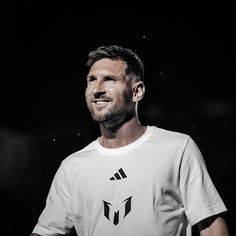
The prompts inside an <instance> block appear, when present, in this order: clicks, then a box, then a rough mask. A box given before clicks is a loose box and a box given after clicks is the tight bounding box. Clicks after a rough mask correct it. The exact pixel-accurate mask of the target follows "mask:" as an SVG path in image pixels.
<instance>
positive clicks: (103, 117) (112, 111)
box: [87, 93, 134, 124]
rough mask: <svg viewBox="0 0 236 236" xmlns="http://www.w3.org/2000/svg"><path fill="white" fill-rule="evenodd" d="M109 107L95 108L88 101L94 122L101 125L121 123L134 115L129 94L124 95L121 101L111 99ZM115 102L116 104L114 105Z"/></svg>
mask: <svg viewBox="0 0 236 236" xmlns="http://www.w3.org/2000/svg"><path fill="white" fill-rule="evenodd" d="M109 101H110V102H109V103H111V104H107V106H108V107H101V108H99V107H94V106H93V105H92V103H91V102H89V101H87V107H88V109H89V111H90V113H91V116H92V118H93V120H94V121H96V122H100V123H113V124H115V123H120V122H122V121H124V120H125V119H126V118H128V117H130V116H131V114H134V109H133V106H134V105H133V103H132V102H131V101H130V96H129V95H128V93H127V94H126V93H125V94H124V96H123V98H122V99H121V100H116V101H115V102H114V100H112V99H110V98H109ZM112 102H114V104H112Z"/></svg>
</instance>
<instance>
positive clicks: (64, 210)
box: [33, 165, 73, 235]
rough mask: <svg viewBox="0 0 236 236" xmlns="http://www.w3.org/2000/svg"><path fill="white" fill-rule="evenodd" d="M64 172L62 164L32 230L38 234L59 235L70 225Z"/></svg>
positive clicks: (71, 224)
mask: <svg viewBox="0 0 236 236" xmlns="http://www.w3.org/2000/svg"><path fill="white" fill-rule="evenodd" d="M67 183H68V181H67V176H66V173H65V171H64V169H63V167H62V165H61V166H60V167H59V169H58V170H57V172H56V174H55V176H54V179H53V181H52V184H51V187H50V190H49V193H48V196H47V200H46V206H45V208H44V210H43V211H42V213H41V215H40V217H39V220H38V223H37V224H36V226H35V228H34V230H33V232H34V233H37V234H40V235H61V234H63V235H64V234H66V233H68V232H69V231H70V230H71V229H72V227H73V222H72V217H71V213H70V206H69V191H68V184H67Z"/></svg>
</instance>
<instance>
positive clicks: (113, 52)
mask: <svg viewBox="0 0 236 236" xmlns="http://www.w3.org/2000/svg"><path fill="white" fill-rule="evenodd" d="M103 58H109V59H111V60H121V61H124V62H125V63H126V64H127V69H126V74H127V75H128V76H129V77H130V78H135V79H136V80H138V81H139V80H144V65H143V62H142V61H141V59H140V58H139V57H138V55H137V54H136V53H135V52H134V51H132V50H131V49H129V48H125V47H122V46H118V45H108V46H100V47H98V48H96V49H94V50H93V51H91V52H89V54H88V61H87V63H86V65H87V66H88V67H89V68H91V67H92V65H93V64H94V63H95V62H96V61H98V60H100V59H103Z"/></svg>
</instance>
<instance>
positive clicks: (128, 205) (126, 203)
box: [103, 196, 132, 225]
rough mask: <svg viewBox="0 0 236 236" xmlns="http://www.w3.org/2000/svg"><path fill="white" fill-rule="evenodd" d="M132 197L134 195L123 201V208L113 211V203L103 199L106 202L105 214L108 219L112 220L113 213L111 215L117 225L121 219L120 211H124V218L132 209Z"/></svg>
mask: <svg viewBox="0 0 236 236" xmlns="http://www.w3.org/2000/svg"><path fill="white" fill-rule="evenodd" d="M131 198H132V196H131V197H129V198H127V199H125V200H124V201H123V204H124V207H123V209H120V210H118V211H113V212H112V213H113V214H112V213H111V207H112V204H111V203H109V202H106V201H103V203H104V216H105V217H106V218H107V219H108V220H111V219H110V215H111V217H112V216H113V219H112V220H113V224H114V225H117V224H119V221H120V212H122V211H123V214H122V215H123V218H125V217H126V216H127V215H128V214H129V212H130V211H131Z"/></svg>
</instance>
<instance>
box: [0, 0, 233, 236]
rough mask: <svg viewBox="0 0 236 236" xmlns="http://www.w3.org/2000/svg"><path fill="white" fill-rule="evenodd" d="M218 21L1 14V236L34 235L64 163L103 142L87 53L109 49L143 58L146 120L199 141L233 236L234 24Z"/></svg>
mask: <svg viewBox="0 0 236 236" xmlns="http://www.w3.org/2000/svg"><path fill="white" fill-rule="evenodd" d="M219 13H220V14H218V12H217V13H215V14H213V13H212V12H209V11H206V12H199V11H197V12H192V11H190V10H189V11H170V10H169V8H166V9H165V11H164V10H163V9H156V10H155V11H153V9H152V10H151V9H146V8H143V9H136V8H127V7H123V8H122V7H120V8H117V7H116V8H114V7H113V8H112V7H111V8H104V7H100V8H99V7H97V8H96V7H94V8H92V9H89V8H82V7H80V6H76V5H74V6H70V7H66V6H63V5H60V7H58V6H55V5H53V4H52V5H49V4H46V3H42V2H41V3H37V2H34V1H30V0H28V1H23V2H21V3H18V5H16V6H14V7H2V8H1V9H0V20H1V21H0V26H1V31H0V33H1V39H0V40H1V41H0V43H1V45H0V112H1V113H0V114H1V116H0V189H1V198H2V201H1V204H2V207H1V213H2V214H1V215H2V220H1V224H2V226H1V235H16V234H17V235H28V234H29V233H30V232H31V230H32V228H33V227H34V225H35V223H36V221H37V218H38V216H39V214H40V212H41V211H42V209H43V207H44V204H45V199H46V195H47V193H48V189H49V187H50V184H51V181H52V178H53V176H54V174H55V171H56V170H57V168H58V166H59V164H60V162H61V161H62V160H63V159H64V158H65V157H66V156H67V155H69V154H71V153H72V152H74V151H76V150H78V149H80V148H82V147H84V146H85V145H86V144H88V143H89V142H90V141H92V140H93V139H94V138H96V137H97V135H99V130H98V126H97V124H94V123H93V121H92V120H91V118H90V115H89V113H88V111H87V108H86V106H85V103H84V87H85V75H86V71H85V63H86V57H87V53H88V51H89V50H91V49H93V48H95V47H97V46H99V45H102V44H121V45H123V46H127V47H130V48H132V49H133V50H135V51H136V52H137V53H138V54H139V55H140V57H141V58H142V59H143V61H144V64H145V67H146V81H145V83H146V86H147V88H146V90H147V91H146V96H145V98H144V100H143V101H142V102H141V103H140V105H139V114H140V120H141V122H142V123H144V124H149V125H157V126H159V127H161V128H166V129H171V130H175V131H179V132H184V133H187V134H189V135H191V136H192V137H193V139H194V140H195V141H196V142H197V144H198V145H199V147H200V149H201V151H202V153H203V155H204V157H205V160H206V163H207V165H208V170H209V172H210V174H211V176H212V179H213V181H214V182H215V185H216V187H217V189H218V191H219V193H220V194H221V196H222V198H223V199H224V201H225V204H226V206H227V207H228V209H229V212H228V213H227V215H226V220H227V222H228V224H229V228H230V230H231V234H232V235H233V234H234V232H235V227H234V225H233V224H234V220H233V218H234V215H233V213H234V210H235V203H234V202H233V201H234V198H235V197H234V191H233V190H234V186H235V185H234V179H235V177H234V174H233V171H234V170H235V165H234V153H233V150H234V141H235V114H236V108H235V95H234V78H235V65H236V57H235V52H236V51H235V49H236V47H235V38H234V33H233V31H234V28H235V26H234V23H235V19H234V17H233V15H231V14H229V13H227V12H226V13H225V14H222V12H221V11H220V12H219ZM2 233H3V234H2Z"/></svg>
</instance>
